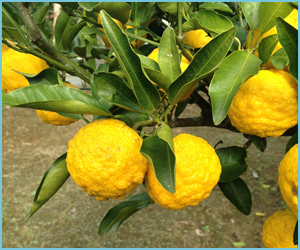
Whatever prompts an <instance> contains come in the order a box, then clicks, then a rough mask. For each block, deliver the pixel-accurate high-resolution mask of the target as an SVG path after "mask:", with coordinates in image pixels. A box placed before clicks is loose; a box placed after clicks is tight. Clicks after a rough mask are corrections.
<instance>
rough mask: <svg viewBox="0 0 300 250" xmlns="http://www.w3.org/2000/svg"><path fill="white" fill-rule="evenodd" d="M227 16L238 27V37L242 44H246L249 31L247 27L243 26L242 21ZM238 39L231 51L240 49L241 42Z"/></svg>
mask: <svg viewBox="0 0 300 250" xmlns="http://www.w3.org/2000/svg"><path fill="white" fill-rule="evenodd" d="M227 18H228V19H229V20H230V21H231V23H232V24H233V26H234V27H236V28H237V31H236V39H238V40H239V41H240V44H244V43H245V42H246V38H247V35H248V31H246V30H245V28H244V27H243V26H241V25H240V23H239V22H237V21H236V20H234V19H233V18H230V17H227ZM236 39H235V40H234V41H233V44H232V46H231V48H230V51H235V50H238V49H239V43H238V42H237V41H236Z"/></svg>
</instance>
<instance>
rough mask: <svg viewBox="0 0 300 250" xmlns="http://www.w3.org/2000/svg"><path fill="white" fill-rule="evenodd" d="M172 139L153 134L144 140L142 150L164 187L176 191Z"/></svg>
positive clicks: (171, 191) (172, 191) (169, 190)
mask: <svg viewBox="0 0 300 250" xmlns="http://www.w3.org/2000/svg"><path fill="white" fill-rule="evenodd" d="M169 143H170V141H166V140H164V139H162V138H160V137H159V136H157V135H155V136H151V137H149V138H147V139H144V140H143V144H142V147H141V149H140V152H141V153H142V154H143V156H144V157H145V158H146V159H147V160H148V161H149V163H150V164H151V165H152V167H153V169H154V172H155V176H156V178H157V180H158V181H159V183H160V184H161V185H162V187H163V188H164V189H165V190H167V191H168V192H170V193H172V194H174V193H175V163H176V159H175V154H174V152H173V150H172V148H171V147H170V144H169Z"/></svg>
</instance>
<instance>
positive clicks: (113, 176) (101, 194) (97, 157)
mask: <svg viewBox="0 0 300 250" xmlns="http://www.w3.org/2000/svg"><path fill="white" fill-rule="evenodd" d="M141 145H142V139H141V138H140V136H139V135H138V134H137V133H136V132H135V131H134V130H133V129H132V128H130V127H128V126H127V125H126V124H125V123H124V122H122V121H119V120H117V119H101V120H96V121H93V122H92V123H89V124H87V125H86V126H84V127H82V128H81V129H80V130H79V131H78V133H77V134H76V135H75V136H74V138H73V139H72V140H70V142H69V144H68V146H69V148H68V152H67V159H66V161H67V168H68V171H69V173H70V175H71V176H72V178H73V180H74V181H75V183H76V184H77V186H79V187H81V188H82V189H83V191H84V192H87V193H88V195H91V196H95V197H96V199H97V200H103V201H106V200H107V199H120V200H122V199H124V198H125V196H126V195H127V194H128V193H130V192H131V191H133V190H134V189H135V188H136V187H137V186H138V185H139V184H141V183H143V180H144V176H145V173H146V171H147V168H148V167H147V162H148V161H147V160H146V158H145V157H144V156H143V155H142V154H141V153H140V148H141Z"/></svg>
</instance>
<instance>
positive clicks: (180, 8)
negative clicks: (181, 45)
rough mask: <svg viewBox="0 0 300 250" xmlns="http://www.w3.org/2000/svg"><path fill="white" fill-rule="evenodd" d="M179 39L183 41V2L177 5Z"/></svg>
mask: <svg viewBox="0 0 300 250" xmlns="http://www.w3.org/2000/svg"><path fill="white" fill-rule="evenodd" d="M177 16H178V38H179V39H182V2H178V3H177Z"/></svg>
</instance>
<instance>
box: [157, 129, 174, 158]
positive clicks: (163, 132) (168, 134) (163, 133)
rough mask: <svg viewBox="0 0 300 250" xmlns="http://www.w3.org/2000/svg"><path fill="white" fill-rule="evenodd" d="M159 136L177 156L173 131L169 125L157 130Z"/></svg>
mask: <svg viewBox="0 0 300 250" xmlns="http://www.w3.org/2000/svg"><path fill="white" fill-rule="evenodd" d="M157 135H158V137H159V138H160V139H162V140H164V141H165V142H167V143H168V144H169V146H170V148H171V150H172V151H173V153H174V154H175V149H174V144H173V134H172V129H171V128H170V127H169V125H168V124H163V125H161V126H160V127H159V128H158V130H157Z"/></svg>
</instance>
